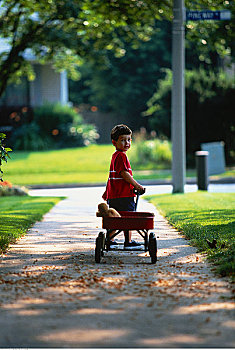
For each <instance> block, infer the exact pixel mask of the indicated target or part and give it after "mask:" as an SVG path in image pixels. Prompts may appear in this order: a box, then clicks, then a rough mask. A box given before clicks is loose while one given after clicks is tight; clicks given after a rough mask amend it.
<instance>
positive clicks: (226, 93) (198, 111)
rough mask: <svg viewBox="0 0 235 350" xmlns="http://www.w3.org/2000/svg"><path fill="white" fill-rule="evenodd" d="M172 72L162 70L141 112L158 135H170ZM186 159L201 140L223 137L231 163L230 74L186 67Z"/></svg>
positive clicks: (234, 132) (233, 106) (191, 157)
mask: <svg viewBox="0 0 235 350" xmlns="http://www.w3.org/2000/svg"><path fill="white" fill-rule="evenodd" d="M171 87H172V72H171V71H170V70H166V77H165V79H163V80H161V81H160V82H159V86H158V89H157V92H156V93H155V94H154V95H153V97H152V98H151V99H150V100H149V102H148V106H149V109H148V111H146V113H145V115H146V116H148V117H149V119H150V124H151V126H152V128H153V129H154V130H156V131H157V134H158V135H163V136H166V137H168V138H170V136H171V135H170V133H171V128H170V123H171ZM185 87H186V135H187V137H186V142H187V145H186V146H187V158H188V159H187V160H188V161H189V162H190V163H191V164H190V165H192V161H193V160H194V152H195V151H198V150H199V149H200V144H201V143H204V142H214V141H224V142H225V155H226V161H227V164H234V160H235V157H234V149H235V141H234V140H235V129H234V109H235V100H234V93H235V87H234V77H233V79H228V77H226V75H225V74H224V73H221V72H220V73H215V72H214V71H205V70H203V69H200V70H194V71H186V79H185Z"/></svg>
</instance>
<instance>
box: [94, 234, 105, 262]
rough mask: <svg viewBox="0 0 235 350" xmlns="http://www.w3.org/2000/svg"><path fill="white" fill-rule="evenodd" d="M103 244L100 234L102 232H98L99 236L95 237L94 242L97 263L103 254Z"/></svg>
mask: <svg viewBox="0 0 235 350" xmlns="http://www.w3.org/2000/svg"><path fill="white" fill-rule="evenodd" d="M103 246H104V239H103V236H102V232H100V233H99V236H98V237H97V238H96V244H95V262H97V263H100V260H101V256H103V255H104V253H103Z"/></svg>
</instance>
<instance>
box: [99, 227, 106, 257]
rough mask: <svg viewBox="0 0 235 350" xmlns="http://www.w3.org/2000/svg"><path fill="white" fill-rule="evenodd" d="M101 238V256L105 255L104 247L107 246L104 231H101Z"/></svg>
mask: <svg viewBox="0 0 235 350" xmlns="http://www.w3.org/2000/svg"><path fill="white" fill-rule="evenodd" d="M98 237H99V239H100V240H101V242H102V249H101V256H104V248H105V234H104V233H103V232H100V233H99V236H98Z"/></svg>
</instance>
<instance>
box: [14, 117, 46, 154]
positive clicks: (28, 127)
mask: <svg viewBox="0 0 235 350" xmlns="http://www.w3.org/2000/svg"><path fill="white" fill-rule="evenodd" d="M11 142H12V143H13V144H14V148H15V149H16V150H24V151H41V150H47V149H49V148H51V147H52V146H53V141H52V140H51V139H50V138H49V137H48V136H47V135H45V134H44V133H43V132H42V131H41V129H40V127H39V125H37V124H36V123H35V122H32V123H29V124H24V125H22V126H20V127H19V128H17V129H15V130H14V131H13V132H12V135H11Z"/></svg>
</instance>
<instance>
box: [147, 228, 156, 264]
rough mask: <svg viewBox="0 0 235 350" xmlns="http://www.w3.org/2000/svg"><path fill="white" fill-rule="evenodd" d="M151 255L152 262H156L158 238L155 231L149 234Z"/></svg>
mask: <svg viewBox="0 0 235 350" xmlns="http://www.w3.org/2000/svg"><path fill="white" fill-rule="evenodd" d="M149 255H150V257H151V263H152V264H156V261H157V240H156V237H155V235H154V233H153V232H151V233H150V235H149Z"/></svg>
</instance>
